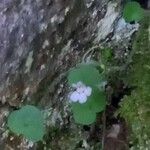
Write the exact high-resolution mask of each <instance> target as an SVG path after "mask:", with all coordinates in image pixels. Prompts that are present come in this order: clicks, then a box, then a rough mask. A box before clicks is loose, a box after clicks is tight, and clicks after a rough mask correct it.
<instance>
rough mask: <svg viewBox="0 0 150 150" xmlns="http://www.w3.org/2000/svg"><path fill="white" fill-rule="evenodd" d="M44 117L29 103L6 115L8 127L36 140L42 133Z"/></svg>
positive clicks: (40, 138) (41, 136) (39, 138)
mask: <svg viewBox="0 0 150 150" xmlns="http://www.w3.org/2000/svg"><path fill="white" fill-rule="evenodd" d="M43 123H44V119H43V116H42V113H41V111H40V110H38V109H37V108H36V107H34V106H31V105H26V106H23V107H22V108H21V109H20V110H17V111H14V112H12V113H11V114H10V116H9V117H8V127H9V128H10V130H11V131H13V132H14V133H16V134H22V135H24V136H25V137H26V138H27V139H29V140H31V141H33V142H36V141H39V140H42V138H43V135H44V124H43Z"/></svg>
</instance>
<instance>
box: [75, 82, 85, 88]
mask: <svg viewBox="0 0 150 150" xmlns="http://www.w3.org/2000/svg"><path fill="white" fill-rule="evenodd" d="M82 86H84V84H83V83H82V82H81V81H79V82H78V83H77V84H76V88H79V87H82Z"/></svg>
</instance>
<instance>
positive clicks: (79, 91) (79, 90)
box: [77, 87, 85, 94]
mask: <svg viewBox="0 0 150 150" xmlns="http://www.w3.org/2000/svg"><path fill="white" fill-rule="evenodd" d="M84 91H85V87H79V88H77V92H78V93H79V94H82V93H84Z"/></svg>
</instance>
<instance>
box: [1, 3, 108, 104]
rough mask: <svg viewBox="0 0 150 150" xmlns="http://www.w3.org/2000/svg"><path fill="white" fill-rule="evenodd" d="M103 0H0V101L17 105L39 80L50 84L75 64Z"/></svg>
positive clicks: (91, 33)
mask: <svg viewBox="0 0 150 150" xmlns="http://www.w3.org/2000/svg"><path fill="white" fill-rule="evenodd" d="M107 2H108V1H107V0H104V1H99V0H84V1H79V0H72V1H71V0H45V1H43V0H32V1H31V0H21V1H20V0H15V1H10V0H2V1H1V2H0V20H1V21H0V102H1V103H5V102H8V103H9V105H11V106H18V105H19V103H20V101H21V100H22V101H23V100H24V99H25V97H26V95H28V97H29V99H30V97H31V96H32V95H33V93H36V91H38V88H40V86H41V84H42V82H44V86H47V85H50V84H51V82H52V81H54V80H55V79H56V78H57V77H58V76H59V74H61V73H62V72H64V71H66V70H67V69H68V68H69V67H70V66H71V65H73V64H75V61H76V60H77V58H78V54H79V53H80V51H81V50H82V49H83V48H85V46H87V45H88V44H89V43H91V42H92V40H93V38H94V33H95V31H96V29H97V23H98V21H99V20H100V19H102V18H103V16H104V15H105V12H106V6H107ZM71 51H73V52H72V53H71ZM70 55H74V56H70ZM64 63H65V64H64ZM43 80H44V81H43ZM50 80H51V81H50ZM47 82H48V83H47ZM42 86H43V85H42ZM42 95H43V93H42V94H41V96H42ZM40 98H41V97H40Z"/></svg>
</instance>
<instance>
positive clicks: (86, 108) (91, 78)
mask: <svg viewBox="0 0 150 150" xmlns="http://www.w3.org/2000/svg"><path fill="white" fill-rule="evenodd" d="M79 81H81V82H83V83H84V84H85V85H86V86H90V87H91V88H92V94H91V95H90V96H89V97H88V99H87V101H86V102H85V103H83V104H80V103H79V102H72V103H71V107H72V111H73V117H74V120H75V122H76V123H79V124H84V125H89V124H92V123H93V122H95V120H96V113H98V112H101V111H103V110H104V109H105V106H106V96H105V92H104V90H102V89H101V90H100V88H99V85H101V84H102V83H103V81H104V75H103V74H102V72H99V70H98V69H97V68H96V67H95V66H94V65H91V64H80V65H78V67H77V68H73V69H72V70H71V71H70V72H69V75H68V82H69V84H70V86H72V84H74V83H77V82H79Z"/></svg>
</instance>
